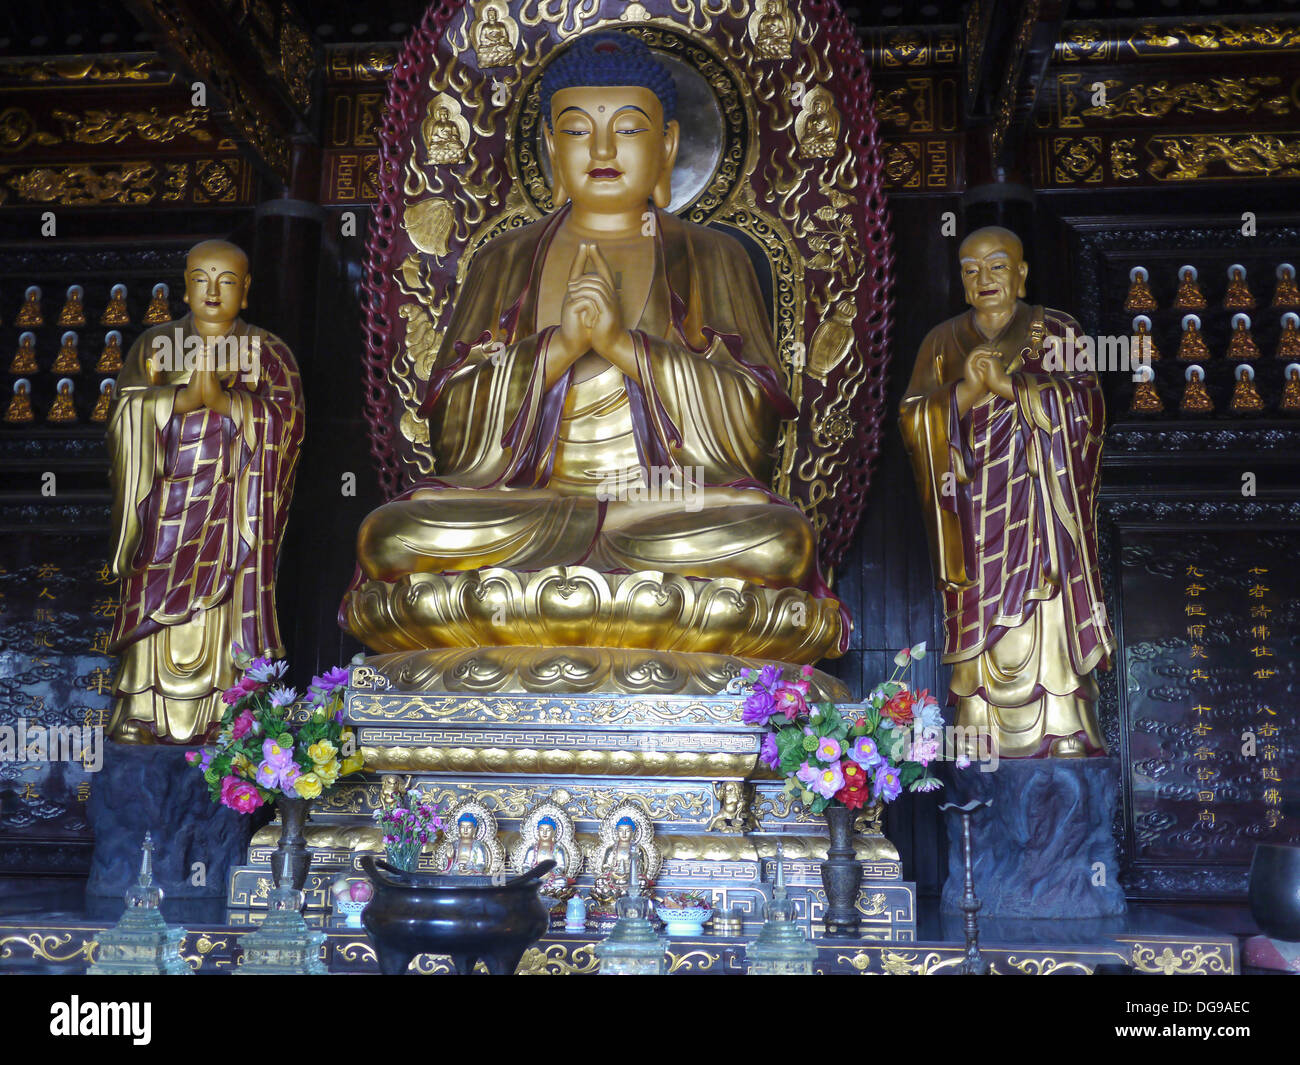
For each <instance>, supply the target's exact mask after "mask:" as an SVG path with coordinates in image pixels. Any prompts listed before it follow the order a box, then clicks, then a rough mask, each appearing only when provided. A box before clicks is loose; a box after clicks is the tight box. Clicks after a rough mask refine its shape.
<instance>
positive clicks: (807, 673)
mask: <svg viewBox="0 0 1300 1065" xmlns="http://www.w3.org/2000/svg"><path fill="white" fill-rule="evenodd" d="M799 672H800V673H802V674H803V675H804V676H805V677H811V676H812V675H813V667H812V666H804V667H803V669H801V670H800V671H799Z"/></svg>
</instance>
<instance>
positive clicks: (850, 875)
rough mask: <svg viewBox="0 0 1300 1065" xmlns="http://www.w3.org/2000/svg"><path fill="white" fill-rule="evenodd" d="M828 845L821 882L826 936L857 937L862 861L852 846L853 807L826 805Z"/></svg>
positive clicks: (830, 937)
mask: <svg viewBox="0 0 1300 1065" xmlns="http://www.w3.org/2000/svg"><path fill="white" fill-rule="evenodd" d="M825 815H826V825H827V827H828V828H829V829H830V833H831V841H830V847H829V848H828V849H827V851H826V861H824V862H822V886H823V887H825V888H826V912H825V913H824V914H823V915H822V922H823V924H824V925H825V926H826V931H825V936H826V938H827V939H857V938H858V936H859V935H860V933H861V927H862V926H861V917H860V916H859V915H858V889H859V888H860V887H861V886H862V864H861V863H860V862H859V861H858V858H857V854H856V853H855V852H854V850H853V819H854V811H852V810H850V809H849V808H848V807H847V806H841V805H840V804H838V803H834V804H832V805H830V806H828V807H826V811H825Z"/></svg>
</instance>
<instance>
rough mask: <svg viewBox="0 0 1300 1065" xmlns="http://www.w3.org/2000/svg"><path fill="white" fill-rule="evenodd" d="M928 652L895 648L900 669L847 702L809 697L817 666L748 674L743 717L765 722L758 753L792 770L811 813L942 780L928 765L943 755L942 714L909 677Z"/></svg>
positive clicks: (794, 787)
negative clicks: (798, 674) (796, 674)
mask: <svg viewBox="0 0 1300 1065" xmlns="http://www.w3.org/2000/svg"><path fill="white" fill-rule="evenodd" d="M924 657H925V644H924V643H921V644H917V645H916V646H915V647H911V648H907V647H905V648H903V649H902V650H901V651H899V652H898V654H897V655H895V656H894V665H895V669H894V673H893V675H892V676H891V677H890V678H889V680H887V681H885V682H884V683H883V684H880V685H878V686H877V687H876V688H875V689H874V690H873V691H872V692H871V694H870V695H869V696H868V697H867V699H866V700H865V702H864V703H863V704H862V705H861V706H857V705H855V706H853V707H847V708H844V709H841V708H840V707H838V706H836V704H835V703H833V702H830V701H825V702H820V703H812V704H810V703H809V702H808V691H809V682H808V679H807V678H808V677H809V676H811V675H812V667H811V666H804V667H803V676H802V678H801V679H799V680H795V681H788V680H785V679H784V676H783V673H782V670H781V667H780V666H764V667H763V669H762V670H761V671H759V672H757V673H755V671H753V670H744V671H742V673H741V676H742V678H743V679H745V680H747V681H749V682H750V689H751V690H750V693H749V695H748V697H747V698H746V699H745V704H744V711H743V717H744V720H745V721H746V722H747V723H748V724H751V725H767V726H768V727H769V728H770V729H771V730H772V731H770V732H769V733H768V734H767V735H766V736H764V737H763V746H762V749H761V751H760V754H759V758H760V760H761V761H762V763H763V764H764V765H766V766H767V767H768V768H769V769H775V770H777V771H779V772H780V773H781V774H782V776H784V777H785V778H786V789H787V790H788V791H791V792H798V793H799V795H800V797H801V798H802V799H803V802H804V803H805V804H806V805H807V806H808V807H809V808H810V809H811V810H812V812H813V813H822V812H823V811H825V810H826V808H827V807H830V806H835V805H842V806H846V807H848V808H849V809H850V810H857V809H860V808H861V807H863V806H865V805H866V804H867V803H868V802H893V801H894V800H895V799H897V798H898V796H899V795H901V794H902V793H903V790H904V789H906V790H908V791H934V790H935V789H937V788H939V787H941V786H942V784H941V783H940V781H939V780H938V778H936V777H935V776H933V775H932V774H931V773H930V771H929V765H930V763H931V762H932V761H934V760H935V759H936V758H938V756H939V751H940V740H939V735H941V734H942V730H943V717H942V715H941V713H940V711H939V704H938V702H936V701H935V700H934V699H933V698H932V697H931V695H930V693H929V691H922V692H915V691H913V690H912V689H911V688H910V687H909V686H908V684H907V679H906V678H907V675H908V673H909V672H910V670H911V668H912V664H913V663H914V662H916V661H919V660H920V659H922V658H924Z"/></svg>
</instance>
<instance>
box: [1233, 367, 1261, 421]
mask: <svg viewBox="0 0 1300 1065" xmlns="http://www.w3.org/2000/svg"><path fill="white" fill-rule="evenodd" d="M1236 376H1237V383H1236V384H1235V385H1234V386H1233V389H1232V399H1231V400H1230V401H1229V402H1228V410H1230V411H1231V412H1232V413H1233V414H1262V413H1263V411H1264V400H1263V398H1262V397H1261V396H1260V394H1259V390H1258V389H1257V388H1256V387H1255V367H1253V366H1251V365H1249V364H1248V363H1243V364H1242V365H1240V366H1238V367H1237V375H1236Z"/></svg>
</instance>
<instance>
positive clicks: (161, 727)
mask: <svg viewBox="0 0 1300 1065" xmlns="http://www.w3.org/2000/svg"><path fill="white" fill-rule="evenodd" d="M178 330H179V333H178V332H177V331H178ZM193 335H194V330H193V326H192V320H191V318H190V317H189V316H186V317H185V318H183V319H181V320H180V321H179V322H169V323H167V324H166V325H161V326H157V327H155V328H153V329H149V330H147V331H146V332H145V333H144V334H142V335H141V336H140V338H139V339H138V340H137V341H136V342H135V344H134V345H132V348H131V352H130V354H129V355H128V356H127V359H126V362H125V364H124V365H123V367H122V372H121V375H120V376H119V378H118V389H117V397H116V400H115V403H114V407H113V412H112V415H111V417H110V420H109V425H108V448H109V457H110V465H111V477H112V482H113V516H112V525H113V538H114V539H113V556H112V567H113V572H114V573H116V574H117V576H118V577H119V578H120V579H121V582H122V583H121V602H120V604H119V606H118V612H117V618H116V621H115V623H114V626H113V634H112V638H111V642H110V645H109V650H110V651H111V652H112V653H114V654H117V655H119V656H120V657H121V669H120V670H119V672H118V676H117V680H116V683H115V685H114V696H115V702H114V707H113V719H112V723H111V725H110V734H115V733H117V732H118V730H119V729H120V728H121V726H122V725H123V724H125V723H126V722H127V721H139V722H142V723H143V724H144V725H145V726H146V727H148V728H149V730H150V731H152V732H153V733H154V735H155V736H157V737H158V738H159V739H161V740H166V741H170V742H174V743H192V742H202V741H203V739H204V738H205V736H206V735H207V734H208V732H209V731H210V730H211V729H212V727H213V726H214V725H215V724H216V722H217V721H219V720H220V717H221V714H222V711H223V710H224V706H223V704H222V702H221V692H222V691H223V690H224V689H226V688H228V687H229V686H230V685H231V684H232V683H233V680H234V666H233V663H232V661H231V644H232V643H239V644H240V645H241V646H242V647H243V648H244V649H245V650H247V651H248V652H249V653H251V654H255V655H256V654H283V648H282V647H281V644H280V632H279V627H278V625H277V623H276V616H275V569H276V559H277V555H278V552H279V548H280V541H281V537H282V536H283V533H284V526H285V522H286V520H287V517H288V511H289V501H290V498H291V497H292V495H293V479H294V472H295V469H296V466H297V462H298V450H299V446H300V445H301V442H302V435H303V399H302V386H301V382H300V380H299V376H298V367H297V364H296V363H295V362H294V358H293V355H292V353H291V352H290V351H289V348H288V347H287V346H286V345H285V344H284V342H283V341H281V340H280V339H279V338H278V337H276V336H274V335H273V334H271V333H268V332H267V331H266V330H264V329H259V328H257V327H255V326H249V325H247V324H246V323H244V322H236V324H235V327H234V329H233V330H232V333H231V336H234V337H237V338H240V339H242V341H243V342H245V343H247V344H248V345H249V347H250V349H251V347H252V341H253V338H255V337H256V338H257V339H258V341H259V342H260V352H259V357H258V359H257V365H256V367H255V368H254V369H253V370H252V372H251V373H250V374H248V375H242V374H240V373H238V372H235V373H231V374H227V375H226V380H225V383H226V386H227V390H228V391H227V394H228V395H229V397H230V403H231V412H230V416H229V417H226V416H223V415H221V414H218V413H216V412H215V411H212V410H209V409H208V408H206V407H200V408H199V409H197V410H194V411H190V412H189V413H186V414H179V415H178V414H175V413H174V405H175V401H176V396H177V393H178V392H179V390H180V388H181V387H183V386H184V385H186V384H187V383H188V382H189V379H190V375H191V371H190V370H187V369H183V368H181V369H162V368H160V367H159V366H158V364H157V360H151V359H150V353H151V352H152V351H154V349H155V340H156V338H159V337H162V338H164V339H165V340H166V341H168V342H169V344H170V346H171V348H172V349H175V348H176V347H177V346H178V344H177V338H178V337H179V340H180V341H181V342H182V343H183V342H184V341H185V340H186V339H188V338H189V337H191V336H193ZM177 354H178V356H180V357H183V351H182V352H179V353H177ZM172 365H179V366H182V367H183V366H184V365H185V363H184V362H175V361H174V362H172Z"/></svg>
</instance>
